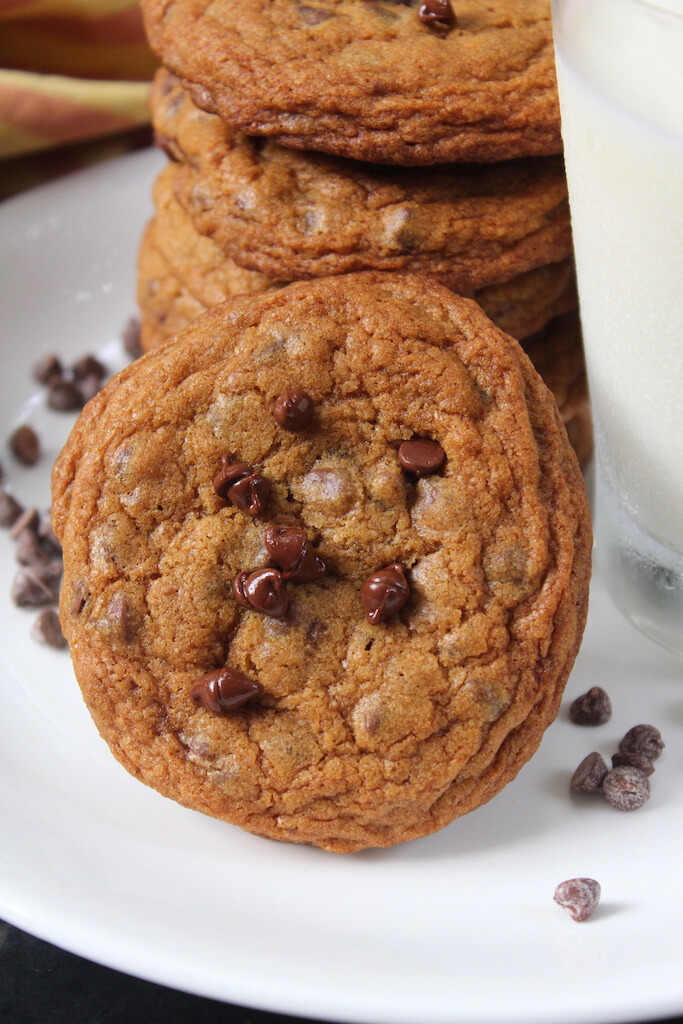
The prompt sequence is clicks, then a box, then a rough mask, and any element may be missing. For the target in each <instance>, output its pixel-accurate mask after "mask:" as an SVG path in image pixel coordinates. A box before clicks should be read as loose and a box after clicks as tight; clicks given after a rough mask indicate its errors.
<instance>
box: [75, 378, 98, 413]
mask: <svg viewBox="0 0 683 1024" xmlns="http://www.w3.org/2000/svg"><path fill="white" fill-rule="evenodd" d="M76 387H77V388H78V393H79V395H80V396H81V405H87V403H88V402H89V401H90V399H91V398H94V397H95V395H97V394H98V393H99V392H100V391H101V390H102V378H101V377H98V375H97V374H96V373H90V374H88V376H87V377H84V378H83V380H77V381H76Z"/></svg>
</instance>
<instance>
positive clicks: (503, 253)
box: [151, 70, 572, 292]
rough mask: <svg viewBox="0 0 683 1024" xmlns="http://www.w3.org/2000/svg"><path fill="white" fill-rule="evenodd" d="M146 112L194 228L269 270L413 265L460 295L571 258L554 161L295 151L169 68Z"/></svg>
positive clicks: (290, 274)
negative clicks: (198, 96)
mask: <svg viewBox="0 0 683 1024" xmlns="http://www.w3.org/2000/svg"><path fill="white" fill-rule="evenodd" d="M151 109H152V114H153V120H154V127H155V130H156V133H157V140H158V141H159V142H160V144H161V145H163V147H164V149H165V150H166V151H167V152H168V153H169V155H170V156H171V157H172V158H173V159H175V160H177V161H178V162H179V163H178V166H177V168H176V171H175V172H174V174H173V176H172V183H171V187H172V188H173V192H174V195H175V197H176V199H178V200H179V201H180V203H181V204H182V205H183V206H184V208H185V209H186V210H187V211H188V213H189V214H190V215H191V217H192V220H193V223H194V225H195V227H196V228H197V230H198V231H199V233H200V234H202V235H208V236H209V237H210V238H212V239H214V241H215V242H216V243H217V244H218V245H219V247H220V248H221V249H222V251H223V252H224V253H226V255H228V256H229V257H230V258H231V259H233V260H235V261H236V262H237V263H238V264H239V265H240V266H243V267H248V268H249V269H251V270H259V271H261V272H262V273H264V274H268V275H270V276H271V277H276V278H279V279H281V280H288V281H291V280H300V279H302V278H307V277H322V276H324V275H326V274H340V273H345V272H348V271H355V270H401V271H403V270H412V271H417V272H421V273H429V274H433V275H434V276H436V277H438V278H439V280H441V281H443V283H444V284H446V285H448V286H449V287H450V288H453V289H454V290H455V291H459V292H463V291H470V290H472V289H476V288H483V287H485V286H486V285H490V284H496V283H498V282H500V281H508V280H509V279H510V278H511V277H514V276H516V275H517V274H521V273H524V272H525V271H527V270H532V269H534V268H535V267H539V266H543V265H545V264H547V263H555V262H557V261H559V260H562V259H565V258H566V257H568V256H570V255H571V251H572V245H571V230H570V223H569V206H568V202H567V185H566V179H565V174H564V166H563V163H562V159H561V157H538V158H535V159H532V158H530V159H526V160H513V161H506V162H504V163H502V164H490V165H483V166H482V165H474V164H448V165H445V166H438V167H429V168H427V167H423V168H397V167H393V168H391V167H386V166H379V165H372V164H367V163H359V162H357V161H352V160H344V159H342V158H335V157H326V156H321V155H320V154H316V153H311V152H306V153H302V152H299V151H297V150H292V149H287V148H284V147H283V146H279V145H277V143H274V142H272V141H271V140H268V139H254V138H248V137H247V136H245V135H241V134H240V133H238V132H234V131H232V130H231V129H229V128H228V127H227V126H226V125H225V124H224V123H223V122H222V121H221V120H220V118H218V117H216V116H215V115H212V114H207V113H205V112H204V111H202V110H199V109H198V108H197V107H196V106H195V105H194V104H193V102H192V100H191V99H190V96H189V94H188V93H187V91H186V90H184V89H182V87H181V85H180V83H179V81H178V79H177V78H176V77H175V76H173V75H171V74H170V73H169V72H168V71H166V70H161V71H160V72H159V73H158V74H157V77H156V79H155V82H154V85H153V88H152V94H151Z"/></svg>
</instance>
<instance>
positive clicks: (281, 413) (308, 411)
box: [273, 389, 315, 430]
mask: <svg viewBox="0 0 683 1024" xmlns="http://www.w3.org/2000/svg"><path fill="white" fill-rule="evenodd" d="M314 412H315V403H314V401H313V399H312V398H311V396H310V395H309V394H308V393H307V392H306V391H301V390H300V389H297V390H295V391H285V392H284V393H283V394H281V395H278V397H277V398H276V399H275V405H274V406H273V416H274V417H275V421H276V422H277V423H279V424H280V426H281V427H285V429H286V430H303V428H304V427H307V426H308V425H309V424H310V423H311V421H312V420H313V413H314Z"/></svg>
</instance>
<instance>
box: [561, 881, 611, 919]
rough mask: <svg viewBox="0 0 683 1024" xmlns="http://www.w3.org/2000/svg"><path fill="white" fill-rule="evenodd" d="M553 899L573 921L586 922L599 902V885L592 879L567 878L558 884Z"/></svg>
mask: <svg viewBox="0 0 683 1024" xmlns="http://www.w3.org/2000/svg"><path fill="white" fill-rule="evenodd" d="M553 899H554V900H555V902H556V903H558V904H559V905H560V906H561V907H564V908H565V909H566V910H568V911H569V913H570V914H571V915H572V918H573V919H574V920H575V921H587V920H588V918H589V917H590V916H591V914H592V913H593V911H594V910H595V908H596V907H597V905H598V903H599V902H600V885H599V883H598V882H596V881H595V879H594V878H569V879H567V881H566V882H560V884H559V885H558V887H557V889H556V890H555V895H554V897H553Z"/></svg>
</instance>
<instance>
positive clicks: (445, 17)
mask: <svg viewBox="0 0 683 1024" xmlns="http://www.w3.org/2000/svg"><path fill="white" fill-rule="evenodd" d="M417 13H418V17H419V19H420V21H421V22H423V23H424V24H425V25H430V26H433V27H434V28H453V26H454V25H455V24H456V22H457V19H456V17H455V11H454V10H453V8H452V6H451V0H424V3H421V4H420V6H419V8H418V12H417Z"/></svg>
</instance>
